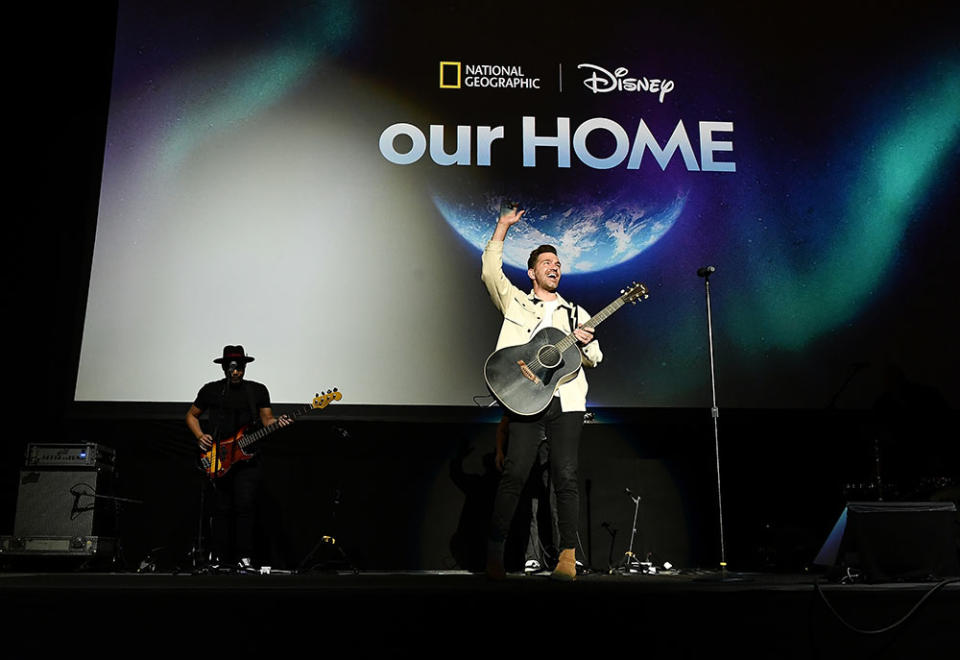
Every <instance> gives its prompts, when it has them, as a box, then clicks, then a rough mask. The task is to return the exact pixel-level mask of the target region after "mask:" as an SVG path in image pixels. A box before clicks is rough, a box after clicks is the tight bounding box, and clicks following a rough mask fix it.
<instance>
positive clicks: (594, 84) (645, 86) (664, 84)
mask: <svg viewBox="0 0 960 660" xmlns="http://www.w3.org/2000/svg"><path fill="white" fill-rule="evenodd" d="M577 68H578V69H589V70H591V73H590V77H589V78H586V79H584V81H583V84H584V85H585V86H586V88H587V89H589V90H590V91H592V92H593V93H594V94H599V93H601V92H650V93H651V94H658V95H659V97H660V103H663V98H664V97H665V96H666V95H667V94H669V93H670V92H672V91H673V87H674V83H673V81H672V80H668V79H666V78H647V77H646V76H642V77H640V78H627V77H626V75H627V74H628V73H630V70H629V69H627V68H626V67H623V66H621V67H618V68H617V69H615V70H614V71H613V73H611V72H609V71H607V70H606V69H604V68H603V67H602V66H597V65H596V64H578V65H577Z"/></svg>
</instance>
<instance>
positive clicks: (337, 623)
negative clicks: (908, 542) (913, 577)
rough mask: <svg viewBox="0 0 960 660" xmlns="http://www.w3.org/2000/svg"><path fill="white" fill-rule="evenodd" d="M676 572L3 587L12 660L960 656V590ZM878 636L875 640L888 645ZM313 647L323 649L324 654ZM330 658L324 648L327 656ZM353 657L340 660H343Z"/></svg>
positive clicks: (88, 577) (23, 582) (8, 576)
mask: <svg viewBox="0 0 960 660" xmlns="http://www.w3.org/2000/svg"><path fill="white" fill-rule="evenodd" d="M726 577H727V579H726V580H723V579H721V576H720V574H719V572H709V571H679V572H675V573H672V574H661V575H656V576H653V575H644V574H634V575H606V574H591V575H586V576H582V577H581V578H580V579H578V580H577V581H576V582H574V583H558V582H555V581H552V580H550V579H548V578H547V577H546V576H539V575H534V576H524V575H510V576H508V578H507V579H506V580H504V581H502V582H491V581H489V580H487V579H486V577H485V576H483V575H475V574H470V573H465V572H456V571H452V572H448V571H443V572H361V573H357V574H354V573H352V572H341V573H329V572H326V573H321V572H318V573H310V574H277V573H273V574H270V575H227V574H221V575H192V574H189V573H182V574H172V573H143V574H140V573H87V572H74V573H63V572H56V573H54V572H32V573H28V572H7V573H0V602H2V604H3V608H4V611H5V612H7V613H9V614H6V615H4V618H5V625H4V628H5V629H7V631H8V632H7V633H5V635H4V637H5V640H6V642H5V647H6V649H7V650H11V646H10V644H11V643H12V644H13V647H16V646H20V647H21V648H23V649H24V650H27V651H29V650H31V649H35V650H40V649H44V650H52V649H58V650H66V651H70V650H73V651H78V652H85V653H86V652H96V653H97V654H98V655H101V654H104V653H107V654H110V653H111V651H110V649H112V648H118V647H117V645H121V646H122V647H123V648H124V649H128V648H129V647H128V645H129V644H131V643H132V644H142V645H143V649H144V650H146V649H149V650H150V651H163V652H170V651H177V650H180V651H182V650H184V649H186V648H193V649H194V650H199V649H202V648H203V647H204V646H205V645H209V646H210V647H211V648H212V649H215V650H216V651H217V652H218V653H220V652H239V653H240V654H241V655H244V654H247V653H248V652H249V653H263V652H269V651H298V650H300V649H301V647H303V646H304V645H307V647H308V648H309V649H312V652H316V653H321V652H322V653H329V652H336V653H337V654H338V655H339V654H340V653H343V652H349V653H354V652H369V651H400V650H404V649H406V650H408V651H414V652H417V653H418V654H421V655H426V656H429V657H435V656H442V655H458V656H462V655H464V654H466V655H469V656H472V655H478V654H483V655H489V654H500V653H501V652H506V649H508V648H509V649H513V650H515V651H531V652H543V653H557V652H581V651H586V652H592V653H601V654H603V655H607V654H617V655H619V654H620V653H622V652H624V651H626V652H629V654H630V655H632V656H633V655H638V656H645V657H657V658H661V657H662V658H674V657H676V658H687V657H690V658H693V657H702V655H703V654H704V653H705V652H711V651H715V650H716V651H719V650H723V651H729V652H736V653H737V654H738V657H757V658H861V657H870V658H919V657H932V654H934V653H943V652H945V651H946V652H948V653H949V649H950V648H954V649H956V648H958V646H960V580H953V581H946V582H940V583H937V582H896V583H883V584H852V585H841V584H833V583H823V582H822V581H821V580H819V579H818V578H817V577H816V576H810V575H780V574H762V573H750V574H736V573H730V574H728V575H727V576H726ZM887 628H889V629H888V630H885V631H884V632H876V631H879V630H881V629H887ZM318 644H323V645H324V646H322V647H318V646H317V645H318ZM331 644H332V645H333V646H329V645H331ZM343 647H346V649H345V650H343V651H337V650H336V649H340V648H343Z"/></svg>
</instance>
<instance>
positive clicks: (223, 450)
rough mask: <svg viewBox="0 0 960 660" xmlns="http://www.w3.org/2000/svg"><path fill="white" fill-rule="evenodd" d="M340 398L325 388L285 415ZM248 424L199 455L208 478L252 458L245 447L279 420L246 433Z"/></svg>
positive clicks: (270, 430) (274, 427)
mask: <svg viewBox="0 0 960 660" xmlns="http://www.w3.org/2000/svg"><path fill="white" fill-rule="evenodd" d="M342 398H343V394H341V393H340V392H339V391H338V390H337V388H333V389H332V390H327V391H326V393H320V394H317V395H316V396H314V398H313V401H312V402H311V403H310V404H309V405H306V406H304V407H303V408H299V409H298V410H296V411H294V412H293V413H290V414H288V415H287V417H288V418H291V419H296V418H297V417H299V416H300V415H303V414H305V413H308V412H310V411H312V410H322V409H323V408H326V407H327V406H329V405H330V404H331V403H333V402H335V401H339V400H340V399H342ZM250 426H251V425H250V424H248V425H246V426H244V427H243V428H242V429H240V430H239V431H237V432H236V433H234V434H233V435H232V436H231V437H229V438H227V439H226V440H221V441H220V444H219V451H218V445H217V443H214V444H213V446H212V447H211V448H210V449H209V451H207V452H205V453H203V454H201V455H200V464H199V467H200V469H201V470H203V471H204V472H205V473H206V475H207V476H208V477H209V478H211V479H219V478H220V477H222V476H223V475H225V474H226V473H227V471H228V470H229V469H230V468H231V466H233V464H234V463H237V462H238V461H247V460H250V459H251V458H253V456H254V454H253V453H248V452H247V449H249V448H250V447H251V446H252V445H253V443H255V442H258V441H260V440H262V439H263V438H265V437H266V436H268V435H270V434H271V433H273V432H274V431H276V430H278V429H280V428H281V427H280V422H279V421H277V422H274V423H273V424H271V425H270V426H264V427H263V428H260V429H257V430H256V431H253V432H252V433H249V434H248V433H247V429H248V428H250Z"/></svg>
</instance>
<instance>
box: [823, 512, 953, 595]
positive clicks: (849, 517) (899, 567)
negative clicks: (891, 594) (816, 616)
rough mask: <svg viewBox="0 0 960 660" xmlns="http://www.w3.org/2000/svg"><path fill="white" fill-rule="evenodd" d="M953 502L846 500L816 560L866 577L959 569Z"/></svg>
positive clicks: (921, 576) (930, 575) (919, 576)
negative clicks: (854, 571) (844, 506)
mask: <svg viewBox="0 0 960 660" xmlns="http://www.w3.org/2000/svg"><path fill="white" fill-rule="evenodd" d="M957 525H958V520H957V508H956V505H955V504H954V503H953V502H848V503H847V507H846V508H845V509H844V510H843V513H841V514H840V518H839V520H837V523H836V525H834V527H833V531H832V532H830V536H829V537H827V540H826V542H825V543H824V544H823V547H822V548H821V549H820V553H819V554H818V555H817V558H816V559H815V560H814V563H815V564H818V565H820V566H828V567H831V569H832V571H829V572H828V575H830V576H831V577H839V576H840V574H841V573H845V572H846V570H847V569H856V570H858V571H859V572H860V573H861V574H862V577H863V578H864V579H865V580H866V581H868V582H889V581H894V580H930V579H938V578H945V577H953V576H958V575H960V561H958V547H957V539H958V536H957Z"/></svg>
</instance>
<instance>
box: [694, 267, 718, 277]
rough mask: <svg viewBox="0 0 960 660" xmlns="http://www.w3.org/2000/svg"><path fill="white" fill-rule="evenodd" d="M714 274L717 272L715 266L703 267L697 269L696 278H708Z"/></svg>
mask: <svg viewBox="0 0 960 660" xmlns="http://www.w3.org/2000/svg"><path fill="white" fill-rule="evenodd" d="M715 272H717V267H716V266H704V267H703V268H698V269H697V277H710V276H711V275H713V274H714V273H715Z"/></svg>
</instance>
